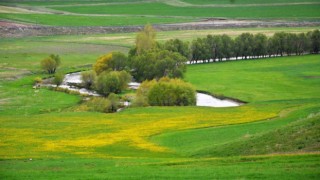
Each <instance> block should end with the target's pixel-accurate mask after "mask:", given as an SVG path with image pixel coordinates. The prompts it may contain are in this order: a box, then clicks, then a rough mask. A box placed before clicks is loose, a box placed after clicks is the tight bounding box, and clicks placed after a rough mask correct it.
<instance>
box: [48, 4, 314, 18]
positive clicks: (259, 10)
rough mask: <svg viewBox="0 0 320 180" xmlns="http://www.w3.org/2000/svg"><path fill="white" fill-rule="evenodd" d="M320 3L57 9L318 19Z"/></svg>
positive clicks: (93, 11) (190, 15) (171, 14)
mask: <svg viewBox="0 0 320 180" xmlns="http://www.w3.org/2000/svg"><path fill="white" fill-rule="evenodd" d="M319 7H320V5H319V4H313V5H288V6H269V7H268V6H260V7H259V6H251V7H198V8H197V7H175V6H170V5H167V4H163V3H143V4H131V5H127V6H123V5H108V6H101V5H100V6H75V7H54V8H53V9H56V10H62V11H68V12H74V13H80V14H105V13H108V14H130V15H158V16H159V15H160V16H164V15H165V16H185V17H224V18H278V19H279V18H318V17H319V16H320V13H319V11H318V10H319Z"/></svg>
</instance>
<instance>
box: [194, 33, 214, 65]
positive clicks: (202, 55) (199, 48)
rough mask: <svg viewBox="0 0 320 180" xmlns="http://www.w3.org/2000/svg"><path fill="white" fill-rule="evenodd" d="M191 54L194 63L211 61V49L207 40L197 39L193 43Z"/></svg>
mask: <svg viewBox="0 0 320 180" xmlns="http://www.w3.org/2000/svg"><path fill="white" fill-rule="evenodd" d="M191 54H192V58H191V59H192V61H195V62H196V63H197V62H198V60H203V61H206V60H209V59H210V47H209V46H208V43H207V41H206V39H205V38H197V39H195V40H193V41H192V43H191Z"/></svg>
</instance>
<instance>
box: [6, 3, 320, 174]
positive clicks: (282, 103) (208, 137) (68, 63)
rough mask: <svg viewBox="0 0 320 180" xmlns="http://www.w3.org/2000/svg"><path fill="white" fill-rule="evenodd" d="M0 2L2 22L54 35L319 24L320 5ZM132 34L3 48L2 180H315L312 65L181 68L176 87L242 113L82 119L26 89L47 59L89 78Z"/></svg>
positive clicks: (276, 62) (57, 96) (82, 114)
mask: <svg viewBox="0 0 320 180" xmlns="http://www.w3.org/2000/svg"><path fill="white" fill-rule="evenodd" d="M129 2H130V3H129ZM123 3H125V4H123ZM0 4H1V5H6V7H4V6H0V19H6V20H13V21H17V22H27V23H34V24H42V25H53V26H104V25H109V26H121V25H142V24H145V23H148V22H149V23H152V24H155V23H157V24H162V23H175V22H189V21H194V20H199V19H201V18H206V17H226V18H248V19H269V18H270V19H283V18H284V19H290V20H292V19H295V20H306V19H307V20H310V19H313V20H317V19H319V17H320V14H319V11H318V9H319V5H320V4H319V1H318V0H292V1H289V0H270V1H262V0H235V2H234V3H230V1H229V0H215V1H209V0H172V1H156V0H154V1H153V0H152V1H148V2H146V1H143V0H120V1H117V0H104V1H103V0H95V1H89V0H68V1H63V0H55V1H45V0H40V1H33V0H32V1H22V0H17V1H1V2H0ZM7 6H10V7H7ZM8 11H9V12H8ZM10 11H11V12H10ZM4 12H5V13H4ZM47 13H49V14H47ZM63 13H64V14H63ZM314 29H319V27H273V28H237V29H235V28H232V29H213V30H197V31H195V30H184V31H166V32H157V37H156V39H157V41H160V42H164V41H166V40H168V39H172V38H179V39H182V40H184V41H189V42H190V41H192V40H193V39H195V38H197V37H205V36H206V35H208V34H212V35H216V34H223V33H225V34H228V35H230V36H231V37H232V38H235V37H236V36H238V35H240V34H241V33H244V32H250V33H253V34H256V33H264V34H266V35H267V36H271V35H273V34H274V33H276V32H281V31H285V32H292V33H301V32H308V31H312V30H314ZM135 36H136V33H117V34H99V35H69V36H65V35H64V36H47V37H24V38H2V39H1V42H0V124H1V125H0V179H272V180H273V179H319V177H320V93H319V92H320V71H319V70H320V55H304V56H292V57H278V58H266V59H259V60H242V61H228V62H219V63H211V64H194V65H188V66H187V73H186V75H185V80H186V81H188V82H190V83H191V84H193V85H194V86H195V88H196V89H197V90H202V91H207V92H209V93H211V94H215V95H218V96H226V97H231V98H235V99H239V100H241V101H244V102H247V103H246V104H244V105H242V106H239V107H230V108H210V107H192V106H191V107H140V108H132V107H131V108H127V109H125V110H123V111H121V112H119V113H113V114H105V113H98V112H88V111H86V109H83V106H81V104H82V103H83V102H84V97H82V96H79V95H76V94H67V93H64V92H57V91H54V90H50V89H47V88H40V89H33V82H34V79H35V78H36V77H42V78H45V77H48V75H47V74H45V73H44V72H43V71H41V70H40V61H41V60H42V59H43V58H45V57H47V56H48V55H49V54H51V53H54V54H59V55H60V57H61V59H62V64H61V67H60V68H59V69H58V72H63V73H68V72H75V71H82V70H88V69H91V67H92V64H93V63H95V61H96V60H97V58H98V57H99V56H101V55H103V54H106V53H108V52H111V51H121V52H124V53H127V52H128V51H129V48H131V47H132V46H133V45H134V42H135Z"/></svg>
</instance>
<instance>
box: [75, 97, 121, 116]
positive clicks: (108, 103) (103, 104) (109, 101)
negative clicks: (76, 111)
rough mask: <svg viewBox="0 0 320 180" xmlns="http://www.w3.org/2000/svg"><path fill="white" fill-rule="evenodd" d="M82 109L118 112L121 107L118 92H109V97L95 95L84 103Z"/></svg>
mask: <svg viewBox="0 0 320 180" xmlns="http://www.w3.org/2000/svg"><path fill="white" fill-rule="evenodd" d="M80 109H82V110H85V111H96V112H103V113H112V112H116V111H117V110H118V109H119V98H118V96H117V95H116V94H113V93H111V94H109V96H108V98H104V97H94V98H92V99H90V100H89V101H87V102H85V103H83V104H82V105H81V107H80Z"/></svg>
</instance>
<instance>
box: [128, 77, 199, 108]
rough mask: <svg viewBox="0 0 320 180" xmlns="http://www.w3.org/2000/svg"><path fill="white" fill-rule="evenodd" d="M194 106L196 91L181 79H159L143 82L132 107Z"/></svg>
mask: <svg viewBox="0 0 320 180" xmlns="http://www.w3.org/2000/svg"><path fill="white" fill-rule="evenodd" d="M195 104H196V91H195V89H194V88H193V87H192V85H191V84H189V83H186V82H184V81H182V80H181V79H170V78H167V77H164V78H161V79H160V80H159V81H156V80H152V81H144V82H143V83H142V84H141V86H140V87H139V89H138V91H137V97H136V99H135V101H134V102H133V106H147V105H151V106H190V105H195Z"/></svg>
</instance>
